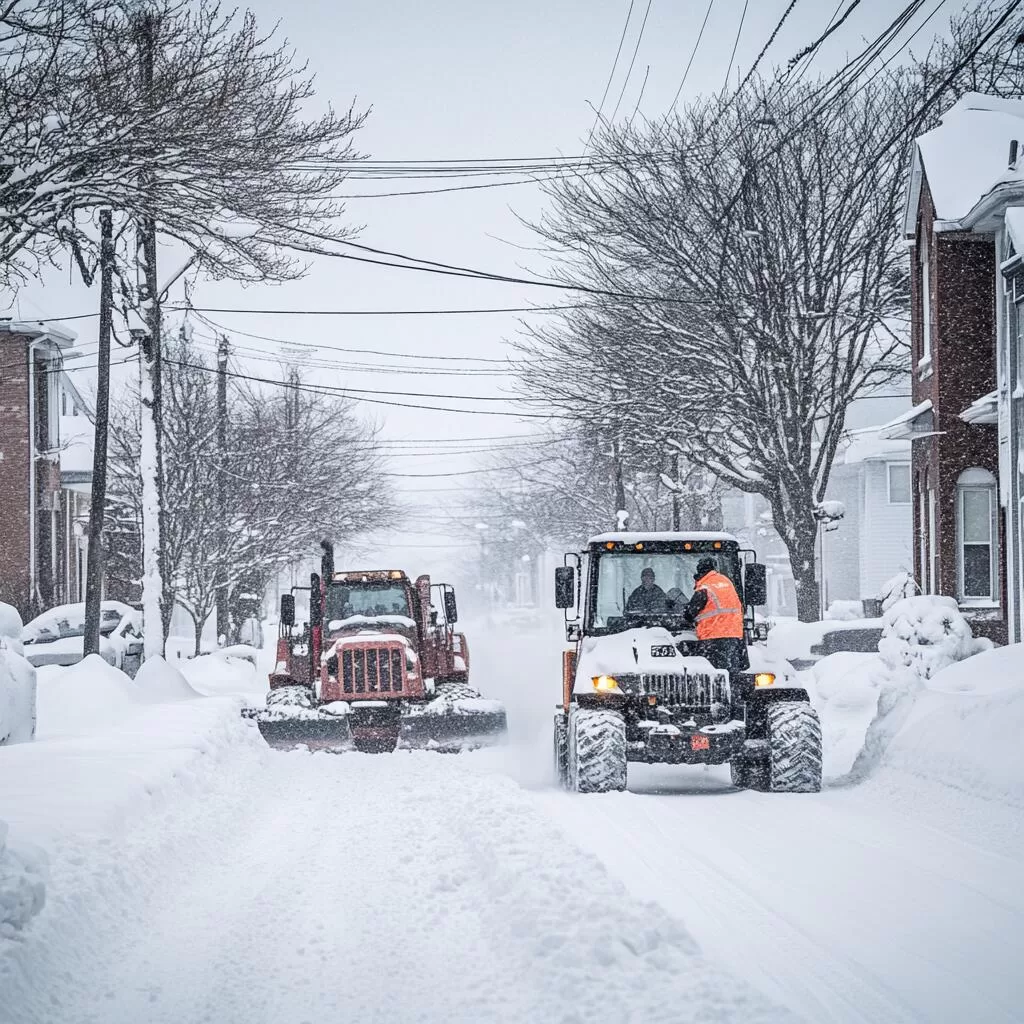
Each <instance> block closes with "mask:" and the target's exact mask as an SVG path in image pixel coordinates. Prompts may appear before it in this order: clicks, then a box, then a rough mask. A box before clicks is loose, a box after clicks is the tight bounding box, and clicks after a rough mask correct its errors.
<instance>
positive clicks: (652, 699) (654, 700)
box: [647, 693, 658, 708]
mask: <svg viewBox="0 0 1024 1024" xmlns="http://www.w3.org/2000/svg"><path fill="white" fill-rule="evenodd" d="M647 703H648V704H650V706H651V707H652V708H653V707H654V705H655V704H657V703H658V696H657V694H654V693H649V694H648V695H647Z"/></svg>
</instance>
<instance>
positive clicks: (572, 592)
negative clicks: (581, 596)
mask: <svg viewBox="0 0 1024 1024" xmlns="http://www.w3.org/2000/svg"><path fill="white" fill-rule="evenodd" d="M575 605H576V570H575V569H574V568H573V567H572V566H571V565H560V566H559V567H558V568H557V569H555V607H556V608H573V607H575Z"/></svg>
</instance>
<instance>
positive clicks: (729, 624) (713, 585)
mask: <svg viewBox="0 0 1024 1024" xmlns="http://www.w3.org/2000/svg"><path fill="white" fill-rule="evenodd" d="M693 580H694V583H693V596H692V597H691V598H690V600H689V602H688V603H687V605H686V611H685V612H684V613H683V618H684V620H685V621H686V622H687V623H689V624H693V626H694V628H695V629H696V632H697V650H696V653H697V654H698V655H700V656H702V657H705V658H707V659H708V661H710V662H711V664H712V665H714V666H715V668H724V669H731V670H737V669H746V668H749V667H750V661H749V659H748V657H747V644H746V639H745V637H744V632H743V602H742V601H741V600H740V596H739V594H738V593H737V592H736V587H735V586H734V585H733V582H732V580H731V579H729V577H728V576H726V575H724V574H723V573H720V572H719V571H718V563H717V562H716V561H715V559H714V558H711V557H710V556H705V557H704V558H701V559H700V560H699V561H698V562H697V571H696V572H695V573H694V574H693Z"/></svg>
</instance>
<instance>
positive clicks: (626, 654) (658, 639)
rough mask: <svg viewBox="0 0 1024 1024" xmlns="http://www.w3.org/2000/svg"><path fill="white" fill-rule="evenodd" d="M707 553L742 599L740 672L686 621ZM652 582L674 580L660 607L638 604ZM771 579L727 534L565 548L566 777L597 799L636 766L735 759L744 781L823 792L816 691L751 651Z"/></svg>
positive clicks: (606, 538)
mask: <svg viewBox="0 0 1024 1024" xmlns="http://www.w3.org/2000/svg"><path fill="white" fill-rule="evenodd" d="M709 559H711V560H713V561H714V563H715V566H716V568H717V572H719V573H721V574H723V575H725V576H727V577H728V578H729V580H730V581H731V582H732V584H733V586H734V587H735V590H736V594H737V595H738V596H739V597H740V601H741V603H742V606H743V627H744V629H743V631H744V637H743V639H742V641H739V640H737V643H738V644H739V645H740V646H739V648H738V649H739V651H740V652H741V654H742V657H740V658H738V659H736V665H737V666H738V665H739V664H742V665H743V667H742V668H740V667H733V668H729V669H725V668H716V667H715V666H714V665H712V663H711V661H709V660H708V659H707V658H706V657H703V656H701V655H700V654H699V653H698V651H699V650H701V649H702V648H701V645H700V642H699V641H698V639H697V636H696V634H695V633H694V632H692V630H691V628H690V623H689V621H688V619H687V618H686V617H685V616H684V611H685V609H686V605H687V603H688V600H689V598H690V597H691V595H692V593H693V589H694V583H695V579H694V577H695V574H696V570H697V565H698V563H700V564H701V565H707V564H708V560H709ZM655 579H656V580H657V581H658V584H659V587H663V588H665V589H664V590H661V589H659V594H660V597H659V598H658V601H657V602H654V601H651V600H638V599H636V594H637V593H638V592H641V590H642V587H644V586H646V587H647V588H648V589H650V588H651V587H652V586H653V585H654V580H655ZM766 584H767V575H766V570H765V567H764V566H763V565H760V564H759V563H758V562H757V561H756V557H755V555H754V552H753V551H747V550H741V549H740V546H739V543H738V542H737V540H736V539H735V538H734V537H732V536H730V535H729V534H726V533H607V534H602V535H600V536H597V537H593V538H591V540H590V541H589V542H588V544H587V547H586V550H584V551H582V552H578V553H573V554H569V555H566V556H565V559H564V565H563V566H561V567H560V568H558V569H556V570H555V598H556V601H555V603H556V605H557V606H558V607H559V608H561V609H563V610H564V611H565V616H566V638H567V639H568V640H569V641H570V642H573V643H574V645H575V646H574V647H572V648H570V649H568V650H565V651H564V652H563V656H562V702H561V704H560V705H559V706H558V711H557V713H556V715H555V722H554V759H555V770H556V772H557V776H558V779H559V781H560V782H561V784H562V785H563V786H565V787H566V788H567V789H570V790H573V791H575V792H579V793H601V792H607V791H609V790H621V789H625V788H626V769H627V764H628V763H629V762H630V761H634V762H645V763H665V764H725V763H726V762H728V764H729V766H730V771H731V775H732V782H733V785H735V786H737V787H739V788H741V789H754V790H762V791H766V792H793V793H809V792H817V791H818V790H819V789H820V788H821V725H820V722H819V720H818V715H817V712H816V711H815V710H814V708H813V707H811V704H810V702H809V699H808V696H807V691H806V690H804V689H801V688H798V687H794V686H790V685H787V683H786V679H785V678H784V677H779V676H777V675H776V674H775V673H774V672H771V671H767V670H765V669H766V667H767V666H765V665H761V666H758V661H759V657H758V656H759V655H760V654H761V651H759V650H757V649H756V648H755V647H754V646H751V645H752V644H753V643H754V641H755V640H763V639H764V638H765V637H766V636H767V630H766V629H765V628H764V626H763V625H762V624H756V623H755V620H754V607H755V606H756V605H763V604H764V603H765V601H766V597H767V594H766V590H767V586H766ZM634 588H635V589H634ZM627 594H629V595H630V596H629V597H628V598H627ZM751 656H753V657H751ZM751 665H753V667H751Z"/></svg>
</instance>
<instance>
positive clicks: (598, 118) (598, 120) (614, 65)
mask: <svg viewBox="0 0 1024 1024" xmlns="http://www.w3.org/2000/svg"><path fill="white" fill-rule="evenodd" d="M634 3H635V0H629V10H628V11H627V12H626V22H625V24H624V25H623V26H622V35H621V36H619V45H618V48H617V49H616V50H615V60H613V61H612V69H611V71H610V72H609V73H608V81H607V82H606V83H605V87H604V93H603V94H602V96H601V103H600V105H599V106H598V108H597V114H596V116H595V117H594V124H593V125H592V126H591V129H590V133H589V134H588V135H587V144H586V146H584V147H583V152H584V154H586V152H587V147H588V146H589V145H590V140H591V139H592V138H593V137H594V132H595V131H597V126H598V125H599V124H600V123H601V111H603V110H604V105H605V102H606V101H607V99H608V90H609V89H611V87H612V79H614V78H615V69H616V68H617V67H618V66H619V57H620V56H621V55H622V44H623V43H624V42H625V41H626V32H627V31H628V30H629V19H630V18H632V17H633V4H634ZM582 159H583V158H581V160H582Z"/></svg>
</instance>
